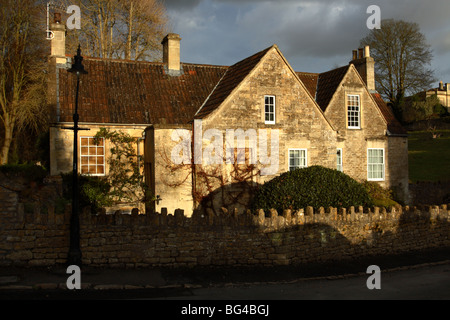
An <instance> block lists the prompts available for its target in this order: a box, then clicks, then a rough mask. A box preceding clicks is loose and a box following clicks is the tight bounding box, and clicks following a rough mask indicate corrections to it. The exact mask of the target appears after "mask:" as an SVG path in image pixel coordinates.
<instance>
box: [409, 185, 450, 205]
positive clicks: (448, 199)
mask: <svg viewBox="0 0 450 320" xmlns="http://www.w3.org/2000/svg"><path fill="white" fill-rule="evenodd" d="M409 191H410V193H411V198H412V201H413V204H414V205H420V204H422V205H427V204H428V205H429V204H432V203H450V180H448V181H438V182H426V181H424V182H417V183H412V184H410V185H409Z"/></svg>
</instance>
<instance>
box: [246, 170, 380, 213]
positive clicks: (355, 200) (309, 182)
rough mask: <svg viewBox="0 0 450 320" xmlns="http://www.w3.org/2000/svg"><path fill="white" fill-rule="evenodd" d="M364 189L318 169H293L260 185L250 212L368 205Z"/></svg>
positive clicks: (336, 174)
mask: <svg viewBox="0 0 450 320" xmlns="http://www.w3.org/2000/svg"><path fill="white" fill-rule="evenodd" d="M371 205H372V201H371V199H370V197H369V195H368V193H367V191H366V189H365V188H364V185H363V184H361V183H358V182H357V181H356V180H354V179H352V178H351V177H349V176H348V175H346V174H344V173H342V172H340V171H337V170H334V169H328V168H325V167H321V166H312V167H308V168H303V169H296V170H293V171H288V172H285V173H283V174H281V175H280V176H278V177H275V178H274V179H272V180H270V181H268V182H266V183H265V184H264V185H262V186H261V187H260V188H259V189H258V190H257V192H256V193H255V195H254V198H253V203H252V208H253V210H258V209H263V210H265V211H266V212H267V211H268V210H270V209H276V210H277V211H278V212H282V211H283V210H284V209H292V210H296V209H301V208H306V207H307V206H312V207H314V208H315V209H318V208H320V207H324V208H327V207H330V206H331V207H336V208H339V207H344V208H348V207H350V206H371Z"/></svg>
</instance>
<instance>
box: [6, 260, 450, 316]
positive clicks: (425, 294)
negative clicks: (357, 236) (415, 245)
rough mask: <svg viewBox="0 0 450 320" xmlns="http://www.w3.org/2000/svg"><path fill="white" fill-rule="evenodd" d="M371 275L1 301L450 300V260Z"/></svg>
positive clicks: (31, 293) (61, 293)
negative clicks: (371, 282)
mask: <svg viewBox="0 0 450 320" xmlns="http://www.w3.org/2000/svg"><path fill="white" fill-rule="evenodd" d="M371 276H372V274H360V275H355V276H348V277H343V278H339V277H332V278H331V279H329V278H320V279H315V280H311V279H310V280H305V279H298V280H292V279H291V280H289V282H274V283H259V284H258V283H249V284H228V285H225V284H220V285H212V286H202V287H190V288H189V287H187V288H186V287H179V286H178V287H174V288H170V287H169V288H164V289H163V288H152V289H141V290H22V291H21V290H17V291H14V290H3V291H2V290H0V300H4V301H3V302H5V300H23V299H27V300H73V299H77V300H96V299H102V300H103V299H106V300H112V299H114V300H116V299H117V300H145V301H146V303H145V306H153V307H155V308H158V307H160V306H164V307H165V308H167V307H168V306H170V305H171V303H172V302H174V303H175V305H177V306H185V305H188V304H189V303H191V304H193V303H194V304H196V305H201V304H202V302H201V301H207V300H209V301H213V300H216V302H217V301H222V302H223V303H225V302H226V301H235V302H236V301H240V300H247V301H252V303H257V302H258V301H266V302H267V301H268V300H280V301H281V300H285V301H287V300H291V301H292V300H381V299H382V300H450V262H449V261H447V262H444V263H435V264H426V265H422V266H419V267H417V266H416V267H408V268H406V269H403V270H398V271H383V270H382V269H381V272H380V289H372V290H370V289H368V287H367V280H368V278H369V277H371ZM269 302H270V301H269ZM213 303H215V302H214V301H213ZM274 303H275V302H274ZM169 310H170V308H169ZM177 310H178V309H176V308H175V309H173V310H170V311H172V312H178V311H177Z"/></svg>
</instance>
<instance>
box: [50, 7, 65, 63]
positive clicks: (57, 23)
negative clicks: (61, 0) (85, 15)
mask: <svg viewBox="0 0 450 320" xmlns="http://www.w3.org/2000/svg"><path fill="white" fill-rule="evenodd" d="M51 31H52V33H53V38H52V40H51V56H52V57H53V58H55V60H56V64H66V62H67V60H66V26H65V25H64V24H63V23H61V14H60V13H58V12H55V16H54V22H53V23H52V24H51Z"/></svg>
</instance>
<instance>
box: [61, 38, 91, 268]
mask: <svg viewBox="0 0 450 320" xmlns="http://www.w3.org/2000/svg"><path fill="white" fill-rule="evenodd" d="M74 60H75V62H74V63H73V64H72V68H70V69H69V70H67V71H68V72H70V73H74V74H76V76H77V91H76V96H75V112H74V114H73V128H64V129H68V130H73V183H72V215H71V217H70V245H69V255H68V264H69V265H77V266H79V267H80V266H81V249H80V219H79V216H78V193H79V192H78V131H79V130H89V129H82V128H78V120H79V116H78V91H79V89H80V75H82V74H87V71H85V70H84V66H83V64H82V63H81V62H82V61H83V57H82V56H81V49H80V46H78V50H77V55H76V56H74Z"/></svg>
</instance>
